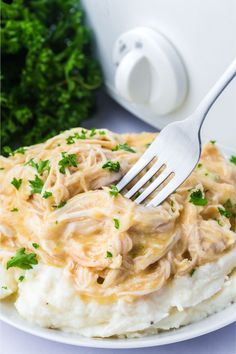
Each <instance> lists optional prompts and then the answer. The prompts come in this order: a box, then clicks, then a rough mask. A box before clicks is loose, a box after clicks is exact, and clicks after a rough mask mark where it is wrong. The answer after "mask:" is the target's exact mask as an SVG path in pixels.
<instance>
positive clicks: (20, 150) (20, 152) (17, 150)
mask: <svg viewBox="0 0 236 354" xmlns="http://www.w3.org/2000/svg"><path fill="white" fill-rule="evenodd" d="M25 152H26V148H25V147H19V148H18V149H16V150H15V151H14V154H22V155H24V154H25Z"/></svg>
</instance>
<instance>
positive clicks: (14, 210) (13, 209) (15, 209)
mask: <svg viewBox="0 0 236 354" xmlns="http://www.w3.org/2000/svg"><path fill="white" fill-rule="evenodd" d="M16 211H19V209H17V208H12V209H11V212H12V213H14V212H16Z"/></svg>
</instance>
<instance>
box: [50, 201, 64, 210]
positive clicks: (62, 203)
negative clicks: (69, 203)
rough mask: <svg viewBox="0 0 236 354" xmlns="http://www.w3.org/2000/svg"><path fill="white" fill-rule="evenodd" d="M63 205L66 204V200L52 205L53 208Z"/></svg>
mask: <svg viewBox="0 0 236 354" xmlns="http://www.w3.org/2000/svg"><path fill="white" fill-rule="evenodd" d="M64 205H66V201H62V202H60V203H59V204H58V205H53V208H55V209H60V208H62V207H64Z"/></svg>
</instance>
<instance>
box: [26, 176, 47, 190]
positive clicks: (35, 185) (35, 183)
mask: <svg viewBox="0 0 236 354" xmlns="http://www.w3.org/2000/svg"><path fill="white" fill-rule="evenodd" d="M29 183H30V186H31V194H37V193H38V194H41V192H42V189H43V185H44V181H43V180H42V179H41V178H39V176H37V175H35V179H34V180H29Z"/></svg>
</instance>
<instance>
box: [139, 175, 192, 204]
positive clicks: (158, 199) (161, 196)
mask: <svg viewBox="0 0 236 354" xmlns="http://www.w3.org/2000/svg"><path fill="white" fill-rule="evenodd" d="M186 178H187V176H186ZM184 179H185V178H183V177H182V178H179V177H176V175H175V176H174V177H173V179H172V180H171V181H170V182H169V183H168V184H167V185H166V186H165V187H164V188H163V189H162V190H161V191H160V192H159V193H158V194H157V195H156V196H155V197H154V198H153V199H152V200H151V201H150V202H149V203H148V204H147V205H146V206H148V207H150V206H153V207H155V206H157V205H159V204H160V203H162V202H163V201H164V200H165V199H166V198H167V197H169V195H170V194H171V193H173V192H174V191H175V190H176V189H177V188H178V187H179V185H180V184H181V183H183V181H184Z"/></svg>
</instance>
